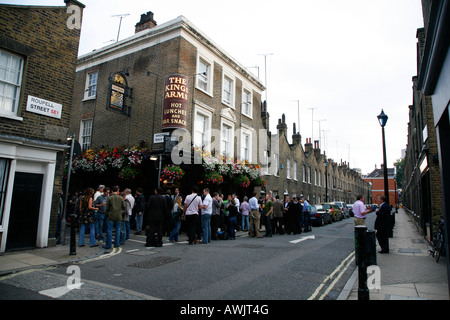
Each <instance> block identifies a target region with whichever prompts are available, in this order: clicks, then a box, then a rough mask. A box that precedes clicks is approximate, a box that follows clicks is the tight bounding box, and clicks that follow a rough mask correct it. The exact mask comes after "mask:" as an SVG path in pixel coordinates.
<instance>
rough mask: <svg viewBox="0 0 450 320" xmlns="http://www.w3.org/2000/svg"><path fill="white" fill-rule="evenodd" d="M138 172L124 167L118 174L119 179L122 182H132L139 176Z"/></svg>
mask: <svg viewBox="0 0 450 320" xmlns="http://www.w3.org/2000/svg"><path fill="white" fill-rule="evenodd" d="M138 171H139V170H138V169H136V168H132V167H124V168H122V170H121V171H120V173H119V178H120V179H122V180H132V179H134V178H136V176H137V175H138V174H139V172H138Z"/></svg>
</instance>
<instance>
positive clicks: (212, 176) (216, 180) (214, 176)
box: [204, 171, 223, 185]
mask: <svg viewBox="0 0 450 320" xmlns="http://www.w3.org/2000/svg"><path fill="white" fill-rule="evenodd" d="M204 179H205V181H206V182H207V183H209V184H216V185H219V184H221V183H223V176H222V175H221V174H220V173H218V172H216V171H210V172H207V173H206V174H205V178H204Z"/></svg>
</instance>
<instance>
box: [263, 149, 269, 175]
mask: <svg viewBox="0 0 450 320" xmlns="http://www.w3.org/2000/svg"><path fill="white" fill-rule="evenodd" d="M263 157H264V164H263V174H264V175H269V174H270V173H269V151H268V150H264V152H263Z"/></svg>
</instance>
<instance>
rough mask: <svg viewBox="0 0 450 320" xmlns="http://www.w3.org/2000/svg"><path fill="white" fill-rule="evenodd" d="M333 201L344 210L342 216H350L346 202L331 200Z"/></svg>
mask: <svg viewBox="0 0 450 320" xmlns="http://www.w3.org/2000/svg"><path fill="white" fill-rule="evenodd" d="M331 203H333V204H335V205H337V206H338V207H339V209H340V210H341V211H342V217H343V218H344V219H346V218H350V214H349V212H348V207H347V204H345V203H344V202H342V201H334V202H331Z"/></svg>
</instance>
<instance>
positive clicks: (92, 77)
mask: <svg viewBox="0 0 450 320" xmlns="http://www.w3.org/2000/svg"><path fill="white" fill-rule="evenodd" d="M97 81H98V72H97V71H95V72H90V73H88V75H87V76H86V89H85V97H84V98H85V99H94V98H95V97H96V96H97Z"/></svg>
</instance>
